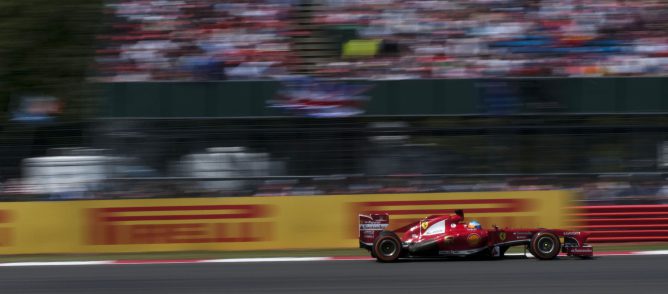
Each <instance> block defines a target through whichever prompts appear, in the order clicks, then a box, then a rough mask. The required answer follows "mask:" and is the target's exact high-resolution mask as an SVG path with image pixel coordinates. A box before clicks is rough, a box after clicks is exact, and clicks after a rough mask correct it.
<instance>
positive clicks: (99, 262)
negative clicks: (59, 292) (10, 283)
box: [0, 260, 114, 266]
mask: <svg viewBox="0 0 668 294" xmlns="http://www.w3.org/2000/svg"><path fill="white" fill-rule="evenodd" d="M113 263H114V262H113V261H112V260H96V261H47V262H8V263H0V266H65V265H102V264H113Z"/></svg>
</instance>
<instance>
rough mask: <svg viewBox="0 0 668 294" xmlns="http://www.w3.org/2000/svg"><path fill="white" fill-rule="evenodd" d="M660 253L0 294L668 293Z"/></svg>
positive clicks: (41, 283) (206, 276)
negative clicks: (150, 293)
mask: <svg viewBox="0 0 668 294" xmlns="http://www.w3.org/2000/svg"><path fill="white" fill-rule="evenodd" d="M666 254H668V252H666V251H652V252H633V253H628V252H616V253H612V252H611V253H609V254H606V253H600V254H598V255H597V256H596V257H594V258H593V259H579V258H570V257H560V258H558V259H555V260H550V261H541V260H538V259H535V258H526V257H524V256H517V255H511V256H507V257H506V258H505V259H502V260H459V259H452V260H419V261H411V260H408V261H399V262H396V263H378V262H375V261H373V260H371V259H369V258H359V257H355V258H352V257H351V258H343V257H339V258H326V257H303V258H251V259H238V258H237V259H221V260H201V261H200V260H198V261H194V260H190V261H188V260H180V261H177V260H171V261H151V262H149V263H146V262H142V261H128V260H125V261H105V262H101V261H90V262H70V263H64V262H58V263H48V264H47V263H33V264H29V263H15V264H7V263H5V264H4V266H2V267H0V289H1V290H0V293H3V294H4V293H96V294H99V293H149V292H152V293H419V292H423V293H634V292H635V293H668V255H666ZM351 259H352V260H351Z"/></svg>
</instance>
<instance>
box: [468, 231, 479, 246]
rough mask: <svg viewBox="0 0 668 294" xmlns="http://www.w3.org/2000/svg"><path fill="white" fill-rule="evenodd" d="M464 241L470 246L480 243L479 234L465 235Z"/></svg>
mask: <svg viewBox="0 0 668 294" xmlns="http://www.w3.org/2000/svg"><path fill="white" fill-rule="evenodd" d="M466 242H467V243H469V245H471V246H476V245H478V244H479V243H480V235H478V234H475V233H474V234H470V235H469V236H468V237H466Z"/></svg>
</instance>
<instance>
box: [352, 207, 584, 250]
mask: <svg viewBox="0 0 668 294" xmlns="http://www.w3.org/2000/svg"><path fill="white" fill-rule="evenodd" d="M389 218H390V216H389V215H388V214H371V215H360V216H359V224H360V228H359V232H360V235H359V241H360V247H361V248H366V249H369V250H370V251H372V253H373V247H374V245H375V243H374V242H375V241H376V240H378V238H379V236H380V235H381V232H382V231H384V230H385V229H386V227H387V226H388V224H389ZM407 228H408V229H407V230H405V231H401V232H399V231H393V233H394V234H396V236H397V237H398V238H399V239H400V242H401V247H402V248H401V257H453V256H459V257H464V256H472V255H483V256H489V257H501V256H503V254H504V253H505V251H506V250H507V249H508V248H509V247H511V246H527V247H530V246H532V242H534V241H532V240H533V239H535V238H534V236H536V237H538V235H539V234H553V235H554V236H556V237H557V238H558V239H559V242H555V245H558V246H560V247H561V248H557V250H560V251H561V252H562V253H565V254H566V255H569V256H580V257H590V256H593V252H594V251H593V248H592V247H591V246H590V245H588V244H586V243H585V241H586V239H587V237H588V236H589V234H588V233H585V232H573V231H565V230H558V229H543V228H536V229H510V228H505V229H501V228H498V227H494V228H493V229H489V230H486V229H475V228H474V229H471V228H468V227H467V224H466V223H465V222H463V214H462V215H461V216H460V215H449V216H448V215H445V216H430V217H428V218H425V219H422V220H420V221H417V222H415V223H413V224H411V225H409V226H407ZM386 232H387V231H386ZM386 234H387V233H386Z"/></svg>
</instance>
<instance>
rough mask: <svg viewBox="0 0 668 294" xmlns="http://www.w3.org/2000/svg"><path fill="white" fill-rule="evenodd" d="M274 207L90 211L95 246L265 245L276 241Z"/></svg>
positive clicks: (252, 205)
mask: <svg viewBox="0 0 668 294" xmlns="http://www.w3.org/2000/svg"><path fill="white" fill-rule="evenodd" d="M273 208H274V207H273V206H272V205H260V204H249V205H197V206H146V207H113V208H95V209H89V211H88V213H89V216H90V219H91V221H90V230H89V236H90V237H89V243H90V244H91V245H120V244H173V243H227V242H263V241H270V240H272V239H273V233H274V222H273V219H271V217H272V216H273V215H274V209H273Z"/></svg>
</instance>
